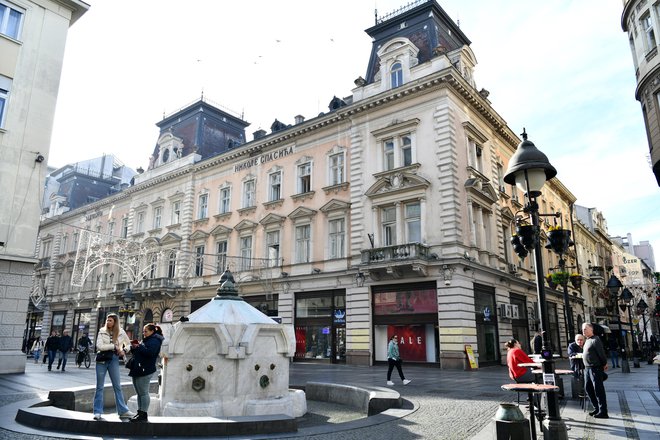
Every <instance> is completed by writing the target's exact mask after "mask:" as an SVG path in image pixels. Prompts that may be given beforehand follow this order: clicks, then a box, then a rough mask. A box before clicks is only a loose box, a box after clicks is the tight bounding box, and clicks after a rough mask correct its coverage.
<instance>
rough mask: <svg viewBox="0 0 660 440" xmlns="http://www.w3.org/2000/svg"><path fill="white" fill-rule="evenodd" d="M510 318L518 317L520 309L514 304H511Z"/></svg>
mask: <svg viewBox="0 0 660 440" xmlns="http://www.w3.org/2000/svg"><path fill="white" fill-rule="evenodd" d="M511 319H520V310H519V309H518V306H517V305H516V304H511Z"/></svg>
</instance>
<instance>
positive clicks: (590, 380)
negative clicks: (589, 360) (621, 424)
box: [584, 367, 607, 414]
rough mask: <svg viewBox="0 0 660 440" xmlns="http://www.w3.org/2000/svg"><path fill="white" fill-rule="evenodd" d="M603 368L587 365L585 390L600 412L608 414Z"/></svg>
mask: <svg viewBox="0 0 660 440" xmlns="http://www.w3.org/2000/svg"><path fill="white" fill-rule="evenodd" d="M603 373H604V371H603V369H602V368H590V367H587V368H586V369H585V370H584V391H585V392H586V393H587V396H589V400H591V404H592V405H593V406H594V409H597V410H598V412H599V413H604V414H607V398H606V396H605V386H604V385H603Z"/></svg>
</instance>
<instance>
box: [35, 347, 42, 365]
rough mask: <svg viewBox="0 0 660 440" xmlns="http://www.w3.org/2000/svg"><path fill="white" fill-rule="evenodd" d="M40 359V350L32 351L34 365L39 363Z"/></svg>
mask: <svg viewBox="0 0 660 440" xmlns="http://www.w3.org/2000/svg"><path fill="white" fill-rule="evenodd" d="M40 357H41V348H37V349H36V350H34V363H35V364H38V363H39V358H40Z"/></svg>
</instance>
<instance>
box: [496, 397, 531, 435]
mask: <svg viewBox="0 0 660 440" xmlns="http://www.w3.org/2000/svg"><path fill="white" fill-rule="evenodd" d="M493 420H495V438H496V439H497V440H530V439H531V434H530V430H529V420H527V419H526V418H525V416H524V414H523V413H522V411H520V408H519V407H518V405H516V404H515V403H500V407H499V409H498V410H497V413H495V417H494V419H493Z"/></svg>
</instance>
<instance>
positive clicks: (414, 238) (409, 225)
mask: <svg viewBox="0 0 660 440" xmlns="http://www.w3.org/2000/svg"><path fill="white" fill-rule="evenodd" d="M404 210H405V212H404V217H405V222H406V234H407V242H408V243H421V242H422V211H421V205H420V203H419V202H413V203H406V204H405V205H404Z"/></svg>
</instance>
